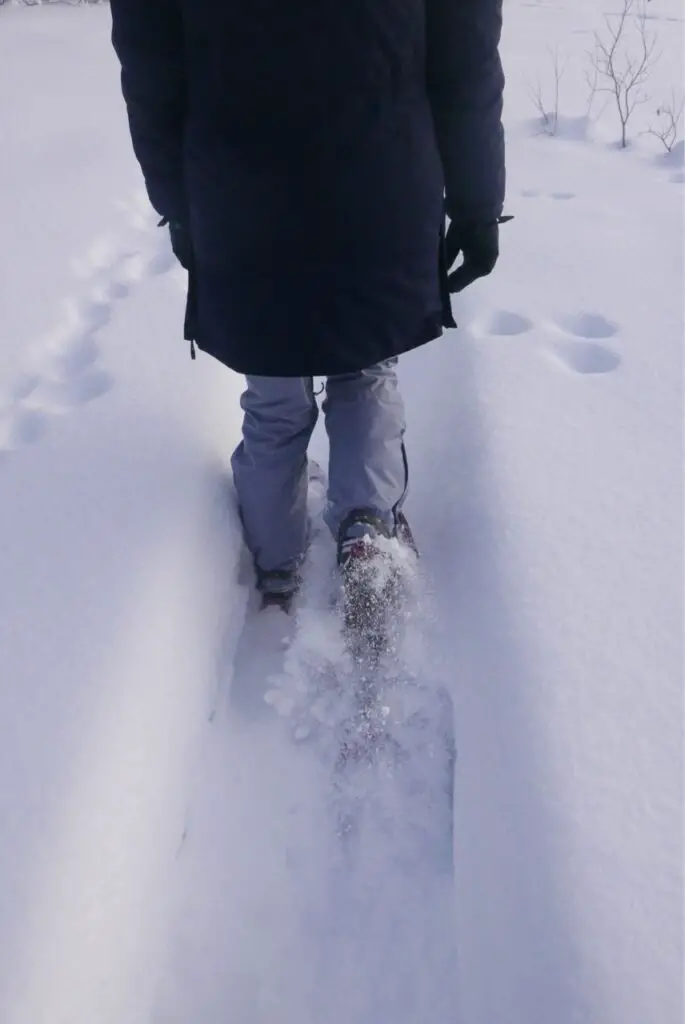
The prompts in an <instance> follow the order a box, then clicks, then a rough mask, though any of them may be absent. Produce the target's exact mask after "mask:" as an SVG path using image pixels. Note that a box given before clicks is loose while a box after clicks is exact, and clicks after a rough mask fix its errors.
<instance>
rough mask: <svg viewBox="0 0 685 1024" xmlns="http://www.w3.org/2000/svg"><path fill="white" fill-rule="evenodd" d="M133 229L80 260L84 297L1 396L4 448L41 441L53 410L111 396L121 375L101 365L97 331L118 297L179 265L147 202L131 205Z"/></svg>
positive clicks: (0, 445) (99, 242)
mask: <svg viewBox="0 0 685 1024" xmlns="http://www.w3.org/2000/svg"><path fill="white" fill-rule="evenodd" d="M124 208H125V209H126V212H127V215H128V220H129V224H130V231H129V232H127V237H125V238H124V239H123V241H120V242H118V241H117V240H116V239H115V238H113V237H112V236H109V235H106V236H103V237H102V238H100V239H96V241H95V242H94V243H93V244H92V245H91V246H90V248H89V250H88V251H87V253H86V254H85V256H84V258H83V259H81V260H78V261H75V262H74V264H73V266H74V273H75V276H76V277H77V278H78V279H80V280H81V281H82V282H83V284H84V291H83V295H82V297H80V298H77V299H70V300H68V301H67V302H66V303H65V308H64V315H63V318H62V320H61V322H60V323H58V324H57V325H56V326H55V328H54V329H53V330H52V331H50V332H49V334H48V335H47V336H46V337H45V338H43V339H42V341H41V342H39V343H38V344H37V345H36V346H34V348H33V358H32V361H31V365H30V367H25V368H24V372H23V373H21V374H20V375H19V376H18V377H17V379H16V380H15V382H14V384H13V386H11V387H10V389H9V391H8V393H7V394H6V395H5V396H1V395H0V405H2V404H3V401H2V400H3V397H4V400H5V401H4V405H5V407H4V409H3V411H2V412H1V413H0V453H2V452H5V453H6V452H7V451H11V450H13V449H16V448H19V447H22V446H23V445H27V444H31V443H34V442H36V441H39V440H40V439H41V438H42V437H43V436H44V435H45V434H46V432H47V429H48V426H49V420H50V414H56V413H64V412H66V411H68V410H70V409H73V408H76V407H78V406H81V405H83V404H85V403H87V402H91V401H93V400H94V399H96V398H100V397H101V396H102V395H105V394H107V392H109V391H110V390H111V389H112V387H113V386H114V378H113V377H112V375H111V374H110V373H109V372H108V371H107V370H105V369H103V368H102V367H100V366H99V361H100V358H101V346H100V343H99V340H98V334H99V333H100V332H101V331H102V330H103V329H104V328H105V327H107V325H108V324H109V323H110V321H111V319H112V315H113V312H114V306H115V305H116V303H117V302H119V301H121V300H122V299H125V298H127V297H128V296H129V295H130V294H131V292H132V291H133V290H134V289H135V287H136V286H137V285H138V284H140V283H141V282H142V281H144V280H146V279H147V278H150V277H156V276H159V275H161V274H166V273H168V272H169V271H170V270H173V269H174V268H175V266H176V262H175V259H174V256H173V253H172V252H171V249H170V246H169V243H168V239H167V236H166V233H161V232H160V233H158V234H157V236H156V237H154V236H152V237H151V231H152V230H153V229H154V225H155V223H156V219H155V216H154V212H151V211H150V209H149V207H146V204H145V203H144V202H143V201H140V200H138V199H136V200H135V201H134V202H133V203H132V204H126V205H125V207H124Z"/></svg>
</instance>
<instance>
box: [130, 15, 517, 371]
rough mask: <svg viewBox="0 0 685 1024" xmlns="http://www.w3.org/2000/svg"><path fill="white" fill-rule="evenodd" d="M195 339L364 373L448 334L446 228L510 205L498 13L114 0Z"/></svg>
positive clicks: (148, 169) (133, 117)
mask: <svg viewBox="0 0 685 1024" xmlns="http://www.w3.org/2000/svg"><path fill="white" fill-rule="evenodd" d="M111 10H112V18H113V42H114V47H115V49H116V52H117V54H118V56H119V59H120V61H121V65H122V83H123V92H124V97H125V99H126V104H127V107H128V114H129V122H130V127H131V135H132V138H133V144H134V147H135V151H136V154H137V157H138V159H139V161H140V164H141V166H142V169H143V174H144V176H145V181H146V184H147V188H148V192H149V195H150V198H151V201H152V203H153V205H154V206H155V207H156V209H157V210H158V211H159V213H160V214H161V215H163V216H164V217H167V218H169V219H172V220H180V221H183V222H185V223H186V224H187V225H188V226H189V231H190V236H191V239H192V246H193V252H194V265H193V268H192V270H191V274H190V294H189V308H188V318H187V327H188V330H189V332H190V334H191V335H192V336H193V337H194V339H195V341H196V342H197V343H198V345H199V346H200V348H202V349H204V350H205V351H207V352H209V353H211V354H212V355H214V356H216V357H217V359H219V360H221V362H223V363H225V364H227V365H228V366H230V367H232V368H233V369H235V370H238V371H240V372H242V373H254V374H266V375H277V376H280V375H283V376H300V375H303V376H304V375H324V374H332V373H342V372H347V371H353V370H358V369H361V368H363V367H367V366H370V365H371V364H373V363H375V362H378V361H380V360H382V359H386V358H388V357H390V356H393V355H398V354H399V353H401V352H405V351H407V350H408V349H411V348H414V347H416V346H417V345H420V344H422V343H423V342H426V341H429V340H430V339H431V338H435V337H437V336H438V335H439V334H440V333H441V331H442V327H443V325H446V324H450V323H451V322H452V321H451V312H450V309H449V297H448V295H447V291H446V287H445V274H444V267H441V238H442V228H443V219H444V211H445V200H444V197H443V196H444V193H445V192H446V199H447V211H448V213H449V216H450V217H451V218H452V219H454V220H456V221H458V222H461V223H464V224H467V223H469V224H470V223H483V222H491V221H494V220H495V219H496V218H497V217H498V216H499V214H500V213H501V211H502V203H503V198H504V142H503V135H502V127H501V111H502V91H503V75H502V68H501V64H500V59H499V55H498V45H499V38H500V30H501V16H502V0H242V2H238V0H111Z"/></svg>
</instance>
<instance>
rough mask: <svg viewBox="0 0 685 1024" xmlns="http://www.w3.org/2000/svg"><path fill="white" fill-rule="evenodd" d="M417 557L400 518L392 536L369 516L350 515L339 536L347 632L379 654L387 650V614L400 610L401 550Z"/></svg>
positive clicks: (389, 531) (406, 526)
mask: <svg viewBox="0 0 685 1024" xmlns="http://www.w3.org/2000/svg"><path fill="white" fill-rule="evenodd" d="M405 546H406V547H408V548H410V549H411V550H412V551H414V552H416V545H415V543H414V539H413V537H412V534H411V530H410V529H409V524H408V523H407V520H406V518H405V516H404V515H402V513H399V514H398V515H397V517H396V527H395V530H394V531H391V530H390V529H388V527H387V525H386V524H385V522H384V521H383V520H382V519H381V518H380V517H379V516H377V515H375V514H374V513H372V512H368V511H366V510H364V509H360V510H355V511H354V512H351V513H350V514H349V515H348V516H347V517H346V518H345V520H344V521H343V523H342V524H341V527H340V532H339V535H338V566H339V568H340V572H341V575H342V584H343V608H344V614H345V625H346V627H347V629H348V631H350V632H352V633H354V634H356V635H357V637H358V638H363V641H364V643H365V644H366V645H367V646H370V647H371V648H373V649H375V650H380V649H381V648H383V647H387V645H388V637H389V621H388V613H389V612H395V611H397V610H398V609H399V605H400V601H401V597H402V589H403V588H402V566H401V559H400V558H399V557H398V555H399V554H400V552H401V548H402V547H405Z"/></svg>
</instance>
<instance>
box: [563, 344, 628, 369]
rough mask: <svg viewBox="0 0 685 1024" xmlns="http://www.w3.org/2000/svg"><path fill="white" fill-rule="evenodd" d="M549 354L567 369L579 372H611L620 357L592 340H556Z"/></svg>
mask: <svg viewBox="0 0 685 1024" xmlns="http://www.w3.org/2000/svg"><path fill="white" fill-rule="evenodd" d="M551 354H552V355H553V356H554V357H555V358H556V359H557V360H558V361H559V362H560V363H561V364H562V366H564V367H565V368H566V369H567V370H572V371H573V372H574V373H580V374H595V373H611V371H612V370H615V369H617V367H619V366H620V365H621V357H620V356H619V355H617V353H616V352H612V350H611V349H609V348H605V347H604V345H598V344H597V343H596V342H594V341H558V342H556V343H555V344H554V345H553V346H552V350H551Z"/></svg>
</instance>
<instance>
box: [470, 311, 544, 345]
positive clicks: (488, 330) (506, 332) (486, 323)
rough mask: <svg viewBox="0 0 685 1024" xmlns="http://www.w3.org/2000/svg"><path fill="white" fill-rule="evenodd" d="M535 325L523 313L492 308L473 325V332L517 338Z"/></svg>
mask: <svg viewBox="0 0 685 1024" xmlns="http://www.w3.org/2000/svg"><path fill="white" fill-rule="evenodd" d="M533 327H534V324H533V321H532V320H529V319H528V317H527V316H522V315H521V313H514V312H512V311H511V310H507V309H495V310H492V311H491V312H490V313H489V314H488V315H487V316H485V317H484V318H483V319H482V320H479V321H477V322H476V323H475V324H474V326H473V329H472V330H473V333H474V334H476V335H481V336H487V337H491V338H515V337H517V336H519V335H521V334H527V333H528V331H531V330H532V329H533Z"/></svg>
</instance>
